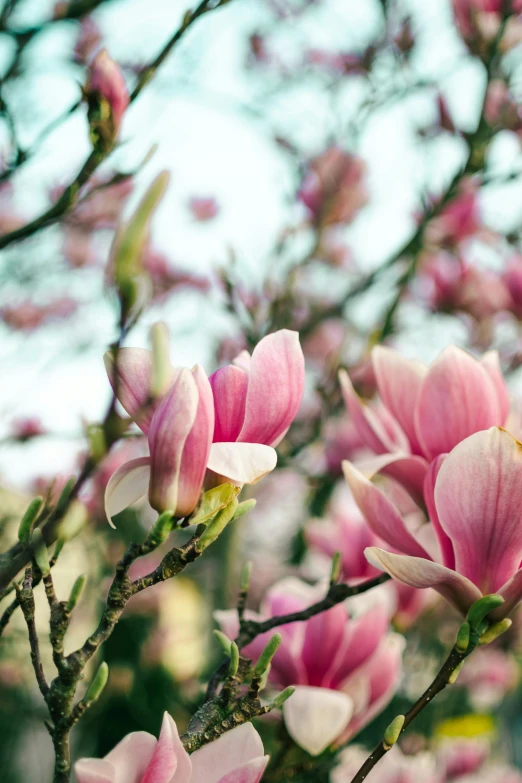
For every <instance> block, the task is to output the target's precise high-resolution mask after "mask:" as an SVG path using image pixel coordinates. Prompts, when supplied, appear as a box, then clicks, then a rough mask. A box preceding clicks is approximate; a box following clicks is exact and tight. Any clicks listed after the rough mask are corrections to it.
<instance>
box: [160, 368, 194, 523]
mask: <svg viewBox="0 0 522 783" xmlns="http://www.w3.org/2000/svg"><path fill="white" fill-rule="evenodd" d="M198 404H199V394H198V387H197V384H196V381H195V380H194V376H193V375H192V373H191V372H190V370H187V369H183V370H177V371H176V375H175V379H174V383H173V385H172V387H171V389H170V391H169V392H168V394H166V395H165V397H164V398H163V400H162V401H161V403H160V405H159V406H158V408H157V409H156V411H155V413H154V416H153V417H152V420H151V422H150V428H149V447H150V457H151V479H150V489H149V501H150V504H151V506H152V507H153V508H155V509H156V511H159V512H160V513H161V512H162V511H167V510H168V509H171V510H172V511H174V512H175V513H176V515H177V516H183V515H184V514H185V513H190V511H192V510H193V509H190V511H188V510H187V509H185V508H183V509H178V481H179V474H180V471H181V461H182V458H183V450H184V448H185V442H186V440H187V438H188V436H189V434H190V431H191V429H192V426H193V424H194V421H195V419H196V413H197V410H198Z"/></svg>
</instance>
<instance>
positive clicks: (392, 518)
mask: <svg viewBox="0 0 522 783" xmlns="http://www.w3.org/2000/svg"><path fill="white" fill-rule="evenodd" d="M343 471H344V475H345V478H346V481H347V482H348V486H349V487H350V489H351V490H352V493H353V497H354V500H355V502H356V503H357V505H358V506H359V508H360V510H361V512H362V514H363V515H364V517H365V519H366V521H367V522H368V524H369V526H370V527H371V529H372V530H373V532H374V533H375V534H376V535H378V536H379V537H380V538H382V539H383V541H386V543H388V544H389V545H390V546H391V547H393V548H394V549H397V550H398V551H399V552H404V553H405V554H408V555H416V556H417V557H428V554H427V552H426V550H425V549H424V548H423V547H422V546H421V545H420V544H419V542H418V541H417V539H416V538H415V537H414V536H413V535H412V534H411V533H410V531H409V530H408V528H407V526H406V523H405V521H404V519H403V518H402V516H401V514H399V512H398V510H397V508H396V507H395V505H394V504H393V503H392V502H391V500H389V499H388V498H387V497H386V495H385V494H384V492H382V491H381V490H380V489H379V488H378V487H376V486H375V484H372V482H371V481H368V479H366V478H365V477H364V476H363V475H362V473H359V471H358V470H357V469H356V468H355V467H354V466H353V465H352V464H351V462H348V461H346V460H345V461H344V462H343Z"/></svg>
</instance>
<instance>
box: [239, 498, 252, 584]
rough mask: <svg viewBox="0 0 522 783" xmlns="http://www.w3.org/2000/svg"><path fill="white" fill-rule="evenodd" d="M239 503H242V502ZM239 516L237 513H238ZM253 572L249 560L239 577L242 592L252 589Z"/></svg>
mask: <svg viewBox="0 0 522 783" xmlns="http://www.w3.org/2000/svg"><path fill="white" fill-rule="evenodd" d="M239 505H242V504H241V503H240V504H239ZM236 516H237V514H236ZM251 574H252V562H251V561H250V560H249V561H248V563H245V565H244V566H243V568H242V569H241V576H240V578H239V589H240V590H241V592H242V593H248V591H249V590H250V576H251Z"/></svg>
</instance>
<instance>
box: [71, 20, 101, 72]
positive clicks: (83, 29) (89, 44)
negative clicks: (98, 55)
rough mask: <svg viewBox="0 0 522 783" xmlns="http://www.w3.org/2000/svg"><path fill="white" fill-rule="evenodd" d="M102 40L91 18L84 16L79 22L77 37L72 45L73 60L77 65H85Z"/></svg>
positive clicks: (98, 29)
mask: <svg viewBox="0 0 522 783" xmlns="http://www.w3.org/2000/svg"><path fill="white" fill-rule="evenodd" d="M101 40H102V35H101V31H100V28H99V27H98V25H97V24H96V22H95V21H94V19H93V18H92V16H86V17H85V18H84V19H82V20H81V22H80V27H79V30H78V37H77V38H76V43H75V44H74V59H75V61H76V62H77V63H82V64H84V63H87V62H88V61H89V60H90V58H91V56H92V55H93V54H94V52H95V51H96V49H97V48H98V46H99V45H100V43H101Z"/></svg>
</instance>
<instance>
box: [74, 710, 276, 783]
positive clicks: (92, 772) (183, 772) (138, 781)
mask: <svg viewBox="0 0 522 783" xmlns="http://www.w3.org/2000/svg"><path fill="white" fill-rule="evenodd" d="M267 763H268V756H265V755H264V750H263V743H262V741H261V738H260V736H259V734H258V733H257V731H256V730H255V729H254V727H253V726H252V724H251V723H244V724H243V725H241V726H238V727H237V728H235V729H232V731H229V732H227V733H226V734H223V735H222V736H221V737H219V739H217V740H215V741H214V742H211V743H210V744H208V745H204V746H203V747H202V748H200V749H199V750H196V751H195V752H194V753H193V754H192V755H191V756H189V754H188V753H187V751H186V750H185V748H184V747H183V745H182V743H181V740H180V738H179V734H178V729H177V727H176V724H175V722H174V720H173V719H172V718H171V716H170V715H169V714H168V713H167V712H166V713H165V715H164V717H163V723H162V726H161V733H160V736H159V739H158V740H156V738H155V737H153V736H152V734H149V733H148V732H146V731H136V732H133V733H132V734H128V735H127V736H126V737H125V738H124V739H123V740H122V741H121V742H120V743H119V744H118V745H116V747H115V748H113V750H111V752H110V753H109V754H108V755H107V756H105V758H103V759H80V761H77V762H76V764H75V765H74V771H75V773H76V777H77V779H78V783H259V781H260V780H261V777H262V775H263V772H264V770H265V767H266V765H267Z"/></svg>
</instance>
